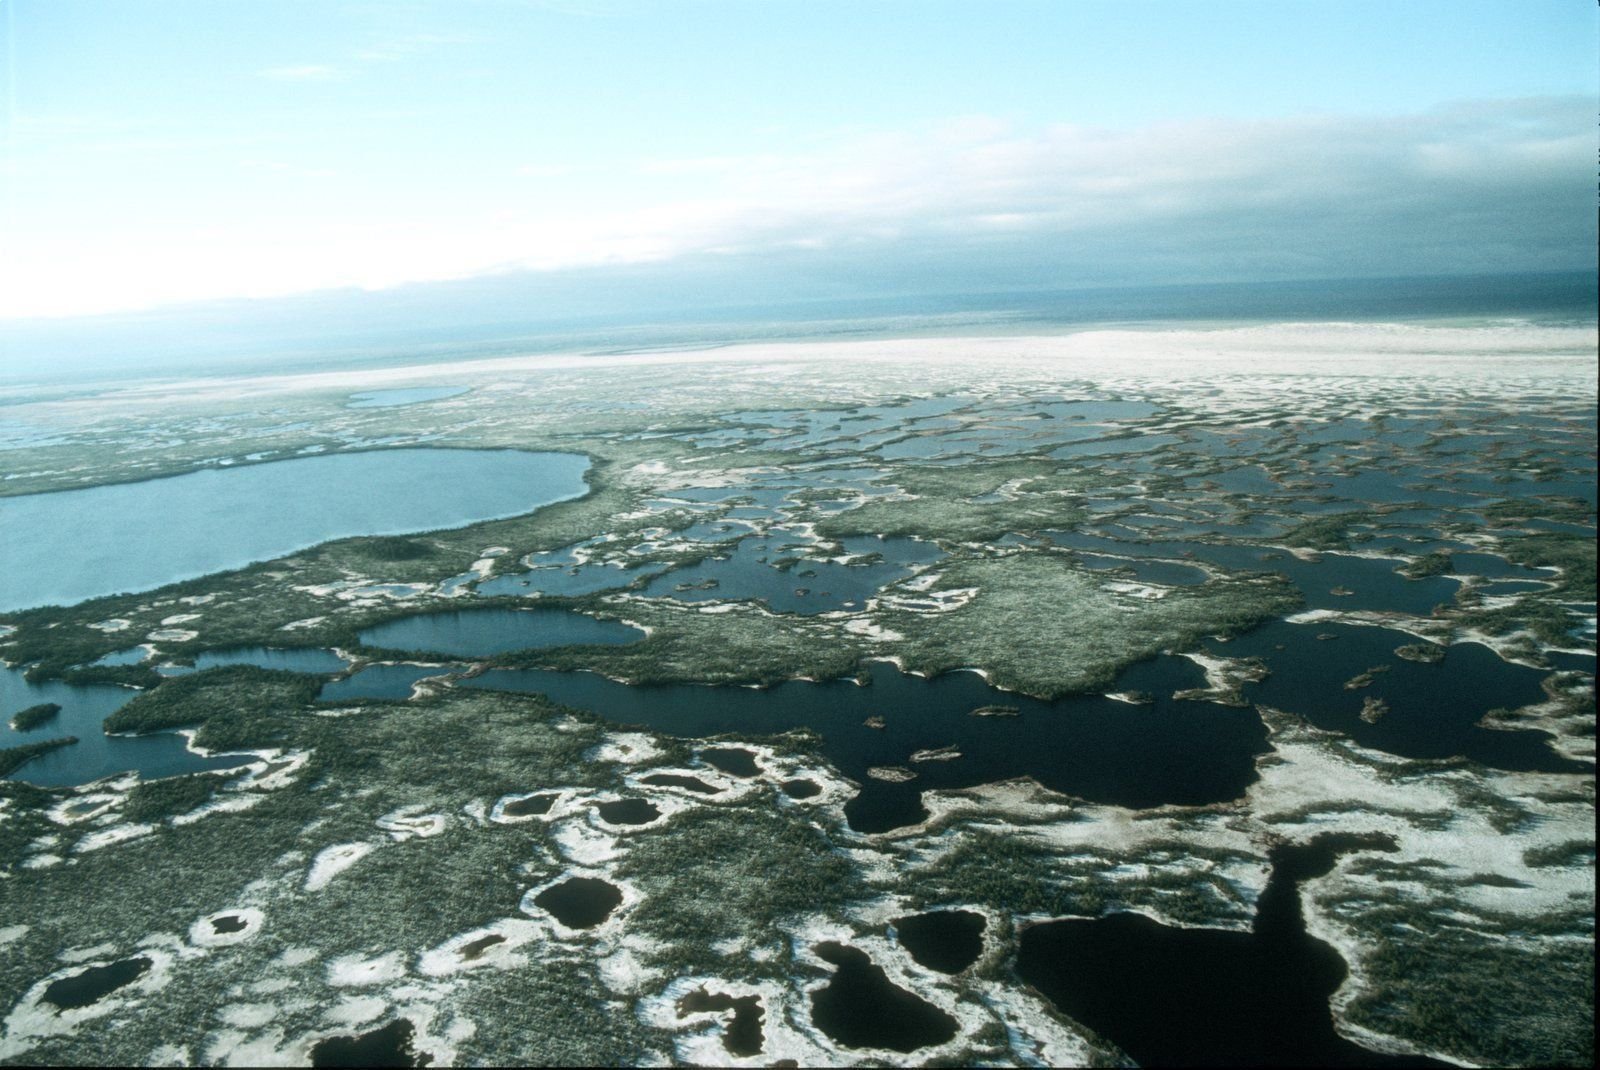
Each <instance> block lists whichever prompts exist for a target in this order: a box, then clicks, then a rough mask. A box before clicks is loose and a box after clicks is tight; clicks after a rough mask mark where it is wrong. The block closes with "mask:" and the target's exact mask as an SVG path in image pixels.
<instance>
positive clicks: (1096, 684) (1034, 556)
mask: <svg viewBox="0 0 1600 1070" xmlns="http://www.w3.org/2000/svg"><path fill="white" fill-rule="evenodd" d="M939 571H940V579H939V583H938V586H939V587H940V588H941V589H953V588H976V589H977V593H976V594H975V595H974V596H973V598H972V599H971V601H969V602H968V603H967V604H965V605H964V606H961V607H960V608H958V609H954V610H950V611H948V612H942V613H919V612H913V611H910V610H898V611H891V612H886V613H885V614H883V616H882V623H883V624H884V625H885V626H886V627H888V628H890V629H893V630H894V631H896V632H898V633H900V634H901V635H903V636H904V638H903V639H901V640H899V641H896V642H894V643H892V644H889V646H890V649H891V651H892V652H893V653H894V654H896V655H898V656H900V657H901V658H903V659H904V660H905V667H906V668H908V669H910V670H914V671H917V672H923V673H928V674H934V673H939V672H945V671H948V670H951V669H959V668H967V667H971V668H980V669H983V670H985V671H986V672H988V673H989V674H990V679H991V682H992V683H994V684H996V685H997V686H999V687H1003V688H1007V689H1009V690H1013V691H1021V692H1024V693H1025V694H1029V695H1035V696H1038V697H1040V698H1055V697H1057V696H1060V695H1065V694H1070V693H1072V692H1079V691H1087V690H1092V689H1094V688H1100V687H1105V686H1108V685H1109V684H1110V683H1111V682H1112V681H1113V680H1114V679H1115V678H1116V675H1117V673H1118V672H1120V671H1121V670H1122V669H1123V668H1125V667H1126V666H1128V665H1131V664H1133V663H1134V662H1136V661H1139V660H1142V659H1144V658H1147V657H1150V656H1152V655H1154V654H1159V653H1161V652H1163V651H1176V650H1183V649H1185V648H1188V647H1191V646H1193V645H1194V644H1195V643H1197V642H1198V641H1199V640H1200V639H1201V637H1203V636H1207V635H1224V634H1231V633H1236V632H1240V631H1243V630H1245V629H1247V628H1250V627H1252V626H1254V625H1256V624H1259V623H1261V622H1262V621H1264V620H1267V619H1270V618H1272V617H1275V616H1279V615H1281V614H1283V613H1286V612H1288V611H1290V610H1292V609H1294V608H1295V607H1296V606H1298V605H1299V604H1300V595H1299V592H1298V591H1297V590H1296V589H1295V588H1294V587H1293V586H1292V585H1291V584H1289V583H1288V582H1287V581H1286V580H1284V579H1282V578H1281V577H1277V576H1271V575H1268V576H1260V577H1252V578H1248V579H1231V580H1214V581H1212V582H1210V583H1206V584H1204V585H1202V586H1199V587H1189V588H1176V589H1169V590H1168V592H1167V593H1166V595H1165V597H1162V598H1149V599H1146V598H1139V597H1136V596H1134V595H1131V594H1123V593H1119V592H1116V591H1113V590H1110V589H1108V588H1107V587H1106V586H1104V577H1102V576H1096V575H1095V574H1094V573H1093V572H1091V571H1089V570H1087V569H1082V568H1079V567H1077V566H1076V565H1074V564H1073V563H1072V562H1071V561H1070V560H1069V559H1068V558H1066V557H1065V556H1062V555H1058V554H1045V553H1025V554H1012V555H1008V556H1004V557H974V558H966V559H962V560H957V561H953V562H951V563H950V564H948V565H943V566H941V567H940V570H939Z"/></svg>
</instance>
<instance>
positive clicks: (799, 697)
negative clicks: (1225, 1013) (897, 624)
mask: <svg viewBox="0 0 1600 1070" xmlns="http://www.w3.org/2000/svg"><path fill="white" fill-rule="evenodd" d="M870 679H871V683H870V685H869V686H865V687H863V686H860V685H858V684H856V683H855V682H853V681H849V680H834V681H829V682H826V683H811V682H807V681H798V680H797V681H789V682H786V683H782V684H779V685H778V686H776V687H772V688H767V689H763V690H757V689H753V688H747V687H707V686H699V685H691V684H682V685H660V686H629V685H626V684H620V683H616V682H615V681H612V680H608V679H606V678H605V677H603V676H599V675H597V674H594V673H585V672H546V671H540V670H512V669H493V670H490V671H489V672H486V673H484V674H483V675H481V676H478V677H474V678H472V679H467V680H462V681H460V682H459V683H458V685H457V686H459V687H472V688H485V689H489V690H503V691H519V692H537V693H541V694H545V695H548V696H549V697H550V698H552V699H553V700H555V701H557V702H561V703H565V704H567V705H570V706H576V707H580V708H583V709H587V710H592V711H594V712H595V713H597V714H599V715H600V716H602V717H604V718H606V719H607V720H609V721H611V722H613V723H618V724H639V725H643V726H645V727H647V728H649V729H652V730H654V731H659V732H664V733H667V734H670V735H676V736H681V737H686V738H705V737H708V736H714V735H718V734H721V733H726V732H739V733H758V734H767V733H779V732H786V731H789V730H790V729H795V728H809V729H812V730H814V731H816V732H818V733H819V734H820V735H821V736H822V738H823V743H822V750H823V754H824V756H825V757H826V758H827V759H828V760H829V761H830V762H832V763H833V764H834V766H835V767H836V768H838V769H839V770H840V771H842V772H843V773H844V774H845V775H846V776H848V777H850V778H851V779H852V780H854V781H856V782H857V783H858V784H860V785H861V793H860V794H859V795H858V796H856V798H854V799H852V800H851V801H850V802H849V803H848V804H847V805H846V807H845V812H846V814H847V815H848V816H849V819H850V825H851V827H853V828H855V829H858V830H860V831H863V832H882V831H885V830H887V829H892V828H897V827H900V826H903V825H910V824H915V823H916V822H918V821H920V820H922V819H923V817H924V816H925V815H926V812H925V811H924V810H923V808H922V803H921V794H922V791H923V790H924V789H932V788H964V787H973V786H975V785H978V784H990V783H994V782H996V781H1000V780H1007V779H1010V778H1012V777H1019V776H1032V777H1034V778H1036V779H1037V780H1038V781H1039V782H1040V783H1042V784H1044V785H1045V786H1046V787H1048V788H1051V789H1053V790H1056V791H1062V792H1067V793H1070V794H1073V795H1079V796H1082V797H1084V798H1086V799H1090V800H1092V801H1095V802H1105V803H1113V804H1116V805H1119V806H1128V807H1135V808H1143V807H1150V806H1159V805H1162V804H1164V803H1181V804H1186V805H1202V804H1205V803H1211V802H1218V801H1221V800H1225V799H1233V798H1237V797H1238V796H1239V795H1240V794H1241V793H1242V792H1243V791H1244V789H1245V788H1246V787H1247V786H1248V785H1249V784H1250V783H1251V782H1252V781H1253V780H1254V779H1255V767H1254V758H1255V755H1257V754H1260V753H1263V752H1264V751H1266V750H1267V742H1266V728H1265V727H1264V726H1263V725H1262V723H1261V720H1260V718H1258V717H1257V716H1256V714H1255V712H1254V711H1253V710H1250V709H1235V708H1231V707H1225V706H1219V705H1216V704H1213V703H1200V702H1175V701H1173V700H1172V699H1171V698H1170V696H1171V695H1172V693H1173V692H1174V691H1178V690H1183V689H1187V688H1193V687H1199V686H1202V685H1203V683H1204V678H1203V676H1202V674H1201V672H1200V670H1199V669H1197V668H1196V667H1195V666H1194V664H1193V663H1192V662H1190V661H1188V660H1187V659H1183V658H1177V657H1160V658H1153V659H1151V660H1148V661H1144V662H1141V663H1139V664H1138V665H1134V666H1132V667H1131V668H1129V669H1127V670H1126V671H1124V672H1123V674H1122V675H1121V676H1120V677H1119V678H1118V680H1117V682H1116V687H1115V689H1116V690H1120V691H1142V692H1146V693H1148V694H1151V695H1153V696H1155V699H1154V701H1153V702H1151V703H1149V704H1147V705H1133V704H1130V703H1125V702H1118V701H1115V700H1112V699H1107V698H1104V697H1101V696H1090V695H1085V696H1075V697H1071V698H1065V699H1059V700H1057V701H1054V702H1045V701H1041V700H1038V699H1032V698H1028V697H1026V696H1022V695H1017V694H1014V693H1011V692H1006V691H1000V690H998V689H996V688H993V687H990V686H989V685H988V684H986V683H984V681H983V679H982V678H981V677H980V676H978V675H977V674H976V673H966V672H955V673H945V674H943V675H940V676H936V677H934V678H933V679H924V678H922V677H919V676H912V675H909V674H905V673H901V672H899V671H898V670H896V669H895V668H894V667H893V666H890V665H884V664H875V665H873V666H872V667H871V675H870ZM993 706H1007V707H1012V708H1014V709H1015V710H1016V711H1017V714H1016V715H1015V716H1001V717H993V716H987V717H986V716H973V715H972V711H973V710H975V709H981V708H983V707H993ZM868 717H881V718H882V719H883V727H882V728H874V727H869V726H868V725H866V724H865V723H864V722H865V721H866V720H867V718H868ZM946 747H954V748H955V750H956V751H958V752H959V754H960V756H959V757H957V758H954V759H951V760H946V761H913V760H912V755H914V754H916V752H918V751H927V750H935V749H938V748H946ZM715 753H716V752H712V751H708V752H706V753H705V754H704V755H702V757H704V758H705V759H706V760H707V761H708V762H710V761H713V754H715ZM714 764H719V767H721V768H723V769H724V771H726V772H731V773H734V774H735V775H752V774H753V773H754V772H755V771H756V769H755V767H754V762H753V761H752V762H751V763H750V766H749V767H748V768H749V772H745V771H744V767H730V766H728V765H726V764H722V763H715V762H714ZM875 766H898V767H902V768H906V769H910V770H912V771H914V772H915V773H916V774H917V776H916V778H915V779H914V780H911V781H909V782H905V783H891V782H886V781H883V780H879V779H875V778H873V777H872V776H870V775H868V770H869V769H871V768H873V767H875Z"/></svg>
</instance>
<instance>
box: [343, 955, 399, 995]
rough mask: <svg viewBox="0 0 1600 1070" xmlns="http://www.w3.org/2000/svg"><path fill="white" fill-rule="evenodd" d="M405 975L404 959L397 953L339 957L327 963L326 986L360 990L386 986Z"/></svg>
mask: <svg viewBox="0 0 1600 1070" xmlns="http://www.w3.org/2000/svg"><path fill="white" fill-rule="evenodd" d="M405 975H406V963H405V957H404V956H403V955H402V954H401V953H400V952H398V951H390V952H388V953H387V954H384V955H375V956H373V957H372V958H370V959H365V958H362V957H361V956H360V955H341V956H339V957H338V958H336V959H334V960H333V961H332V962H330V963H328V984H330V985H332V986H333V987H335V988H361V987H364V986H366V985H381V984H388V983H389V982H391V981H398V980H400V978H402V977H404V976H405Z"/></svg>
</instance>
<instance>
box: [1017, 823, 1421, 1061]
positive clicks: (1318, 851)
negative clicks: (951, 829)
mask: <svg viewBox="0 0 1600 1070" xmlns="http://www.w3.org/2000/svg"><path fill="white" fill-rule="evenodd" d="M1360 848H1366V849H1379V850H1382V849H1390V850H1392V849H1393V846H1392V843H1390V844H1384V843H1382V842H1381V841H1379V840H1371V841H1367V840H1365V839H1363V838H1357V837H1343V838H1339V837H1319V838H1318V840H1317V841H1314V842H1313V843H1311V844H1307V845H1299V846H1288V847H1280V848H1278V849H1276V850H1274V851H1273V853H1272V862H1273V873H1272V877H1271V879H1270V880H1269V881H1268V884H1267V888H1266V890H1265V891H1264V892H1263V893H1262V896H1261V900H1260V903H1259V904H1258V907H1257V916H1256V921H1255V925H1254V929H1253V931H1251V932H1249V933H1241V932H1225V931H1221V930H1216V929H1176V928H1171V927H1169V926H1166V925H1162V924H1160V923H1159V922H1156V921H1152V920H1151V919H1149V918H1147V917H1144V916H1143V915H1140V914H1131V913H1125V914H1111V915H1108V916H1106V917H1102V918H1094V919H1070V920H1065V921H1052V922H1044V923H1041V924H1037V925H1031V926H1028V927H1027V928H1025V929H1024V930H1023V931H1022V938H1021V944H1020V949H1019V951H1018V954H1017V973H1018V974H1019V975H1020V976H1021V977H1022V979H1023V980H1024V981H1026V982H1027V983H1028V984H1030V985H1032V986H1033V987H1034V988H1036V989H1038V990H1039V991H1040V992H1041V993H1043V995H1044V996H1045V998H1047V999H1048V1000H1050V1002H1051V1003H1053V1004H1055V1006H1056V1007H1057V1008H1058V1009H1059V1010H1061V1011H1062V1013H1064V1014H1066V1015H1068V1016H1069V1017H1071V1018H1073V1019H1074V1020H1076V1021H1079V1022H1082V1023H1083V1024H1084V1025H1086V1026H1088V1027H1089V1028H1090V1029H1092V1030H1094V1031H1095V1032H1097V1033H1099V1034H1100V1035H1102V1036H1104V1037H1106V1038H1107V1039H1108V1040H1110V1041H1111V1042H1112V1043H1114V1044H1116V1045H1117V1046H1118V1047H1120V1048H1122V1049H1123V1051H1125V1052H1127V1053H1128V1055H1129V1056H1130V1057H1131V1058H1132V1059H1133V1060H1134V1061H1135V1062H1137V1063H1139V1064H1140V1065H1142V1066H1274V1065H1275V1066H1377V1067H1390V1066H1395V1067H1398V1066H1442V1065H1445V1064H1442V1063H1437V1062H1434V1061H1433V1060H1429V1059H1421V1058H1415V1057H1401V1056H1391V1055H1383V1054H1380V1053H1378V1052H1374V1051H1370V1050H1368V1049H1366V1048H1363V1047H1361V1046H1359V1045H1357V1044H1354V1043H1352V1042H1351V1041H1348V1040H1346V1039H1344V1038H1343V1037H1341V1036H1340V1035H1339V1034H1338V1033H1336V1032H1335V1031H1334V1028H1333V1018H1332V1015H1331V1014H1330V1013H1329V1010H1328V997H1329V996H1331V995H1332V994H1333V992H1334V991H1335V990H1336V989H1337V988H1338V987H1339V985H1340V984H1341V983H1342V982H1343V980H1344V978H1345V974H1346V968H1345V964H1344V960H1342V959H1341V958H1340V957H1339V955H1338V954H1337V953H1336V952H1335V951H1334V950H1333V948H1331V947H1329V946H1328V945H1327V944H1324V943H1322V942H1321V941H1320V940H1316V939H1313V938H1312V937H1310V936H1308V935H1307V934H1306V931H1305V922H1304V919H1303V917H1302V916H1301V910H1300V894H1299V882H1300V881H1302V880H1305V879H1308V878H1311V877H1314V876H1320V875H1322V874H1325V873H1327V872H1328V871H1329V870H1330V869H1331V868H1332V867H1333V862H1334V859H1335V857H1336V856H1337V854H1339V853H1341V852H1343V851H1347V850H1354V849H1360Z"/></svg>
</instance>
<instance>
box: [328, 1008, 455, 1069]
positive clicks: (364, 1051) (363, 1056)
mask: <svg viewBox="0 0 1600 1070" xmlns="http://www.w3.org/2000/svg"><path fill="white" fill-rule="evenodd" d="M416 1033H417V1030H416V1027H415V1026H413V1025H412V1024H411V1022H410V1021H409V1020H407V1019H405V1018H397V1019H395V1020H394V1021H392V1022H390V1023H389V1024H388V1025H385V1026H382V1027H381V1028H378V1029H374V1030H372V1031H371V1032H368V1033H361V1034H358V1035H357V1036H353V1037H329V1038H328V1039H327V1040H320V1041H318V1042H317V1043H316V1044H314V1045H313V1046H312V1048H311V1065H312V1066H319V1067H320V1066H427V1065H428V1064H429V1063H431V1062H433V1057H432V1056H431V1055H427V1054H425V1053H423V1052H419V1051H417V1050H416V1048H415V1047H413V1046H412V1041H413V1040H414V1039H415V1037H416Z"/></svg>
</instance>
